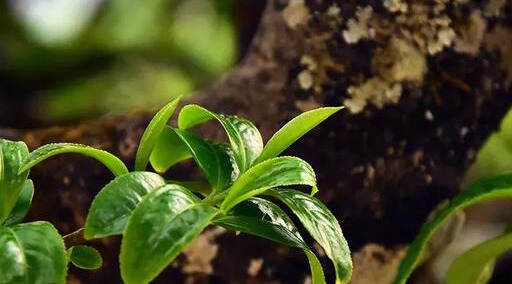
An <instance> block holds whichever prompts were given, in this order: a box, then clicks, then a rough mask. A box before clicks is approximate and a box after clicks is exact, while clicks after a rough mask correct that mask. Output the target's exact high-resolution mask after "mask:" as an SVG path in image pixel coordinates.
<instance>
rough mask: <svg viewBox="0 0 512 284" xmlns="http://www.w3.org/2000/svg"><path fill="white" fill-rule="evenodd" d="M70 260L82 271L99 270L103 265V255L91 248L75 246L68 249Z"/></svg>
mask: <svg viewBox="0 0 512 284" xmlns="http://www.w3.org/2000/svg"><path fill="white" fill-rule="evenodd" d="M68 258H69V261H71V263H73V265H75V266H76V267H78V268H82V269H98V268H100V267H101V266H102V265H103V259H102V258H101V254H100V253H99V252H98V251H97V250H96V249H95V248H93V247H90V246H82V245H80V246H73V247H70V248H69V249H68Z"/></svg>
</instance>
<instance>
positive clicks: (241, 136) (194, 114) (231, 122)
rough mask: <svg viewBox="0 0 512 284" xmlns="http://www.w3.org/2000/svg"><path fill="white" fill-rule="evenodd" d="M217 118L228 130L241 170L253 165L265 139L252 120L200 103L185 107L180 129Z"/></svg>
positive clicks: (179, 122)
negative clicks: (221, 111)
mask: <svg viewBox="0 0 512 284" xmlns="http://www.w3.org/2000/svg"><path fill="white" fill-rule="evenodd" d="M211 119H216V120H217V121H218V122H219V123H220V124H221V125H222V127H223V128H224V130H225V131H226V134H227V136H228V139H229V142H230V144H231V148H232V149H233V152H234V156H235V160H236V163H237V165H238V168H239V169H240V172H242V173H243V172H245V171H246V170H247V169H249V168H250V167H251V165H252V164H253V163H254V161H255V160H256V158H258V156H259V155H260V153H261V151H262V149H263V140H262V138H261V134H260V132H259V131H258V129H257V128H256V127H255V126H254V124H252V122H250V121H248V120H246V119H243V118H240V117H237V116H232V115H224V114H216V113H214V112H211V111H209V110H207V109H205V108H203V107H200V106H198V105H187V106H185V107H183V109H182V110H181V112H180V115H179V118H178V125H179V128H180V129H187V128H190V127H193V126H195V125H197V124H200V123H203V122H206V121H208V120H211Z"/></svg>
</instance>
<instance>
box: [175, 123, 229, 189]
mask: <svg viewBox="0 0 512 284" xmlns="http://www.w3.org/2000/svg"><path fill="white" fill-rule="evenodd" d="M174 131H175V132H176V134H177V135H178V137H179V138H180V139H181V141H183V143H184V144H185V145H186V146H187V148H188V150H189V152H190V153H191V154H192V157H194V160H195V161H196V163H197V165H198V166H199V167H200V168H201V170H202V172H203V174H204V175H205V177H206V179H207V180H208V182H209V183H210V185H211V186H212V187H213V188H214V189H216V190H223V189H225V188H227V187H228V186H229V185H230V184H231V183H232V181H233V180H234V179H236V177H237V176H238V168H237V167H236V165H235V164H233V163H232V162H231V156H230V154H229V149H228V148H227V147H224V146H222V145H218V144H213V143H211V142H208V141H206V140H203V139H201V138H200V137H198V136H195V135H193V134H192V133H190V132H188V131H186V130H179V129H174Z"/></svg>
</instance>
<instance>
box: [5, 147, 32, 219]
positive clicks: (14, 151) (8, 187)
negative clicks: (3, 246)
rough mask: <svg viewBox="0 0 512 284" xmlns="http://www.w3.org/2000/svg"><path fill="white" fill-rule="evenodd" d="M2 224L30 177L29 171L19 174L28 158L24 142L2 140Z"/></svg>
mask: <svg viewBox="0 0 512 284" xmlns="http://www.w3.org/2000/svg"><path fill="white" fill-rule="evenodd" d="M0 149H1V151H0V157H1V158H0V224H2V223H3V222H4V221H5V219H6V218H7V217H8V216H9V214H10V213H11V210H12V208H13V207H14V205H15V204H16V200H17V199H18V196H19V195H20V192H21V190H22V189H23V185H24V184H25V181H26V180H27V177H28V171H27V172H22V173H19V169H20V167H21V164H22V161H23V160H24V159H25V158H26V157H27V156H28V149H27V146H26V145H25V143H23V142H12V141H8V140H5V139H0Z"/></svg>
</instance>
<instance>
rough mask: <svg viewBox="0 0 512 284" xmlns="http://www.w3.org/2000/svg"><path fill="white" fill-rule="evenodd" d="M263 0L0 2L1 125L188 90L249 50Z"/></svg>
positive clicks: (120, 108)
mask: <svg viewBox="0 0 512 284" xmlns="http://www.w3.org/2000/svg"><path fill="white" fill-rule="evenodd" d="M264 4H265V1H237V0H144V1H128V0H121V1H106V0H87V1H84V0H5V1H0V125H1V126H3V127H15V128H33V127H40V126H44V125H55V124H65V123H71V122H76V121H78V120H83V119H90V118H94V117H97V116H99V115H102V114H105V113H118V112H125V111H128V110H129V111H133V110H137V109H148V108H155V107H158V106H160V105H162V104H163V103H165V102H167V101H169V100H170V99H172V98H173V97H174V96H176V95H179V94H185V95H191V94H193V93H194V91H195V90H198V89H200V88H201V87H204V86H205V85H207V84H209V83H211V82H212V81H213V80H214V79H216V78H218V77H220V76H222V74H224V73H225V72H227V71H228V70H230V68H232V66H233V65H234V64H235V63H236V62H237V61H238V60H239V59H240V58H241V57H242V55H243V54H244V53H245V50H246V48H247V46H248V44H249V42H250V39H251V37H252V35H253V33H254V31H255V29H256V27H257V24H258V20H259V16H260V14H261V11H262V9H263V6H264ZM135 7H136V8H135ZM242 19H243V20H242Z"/></svg>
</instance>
